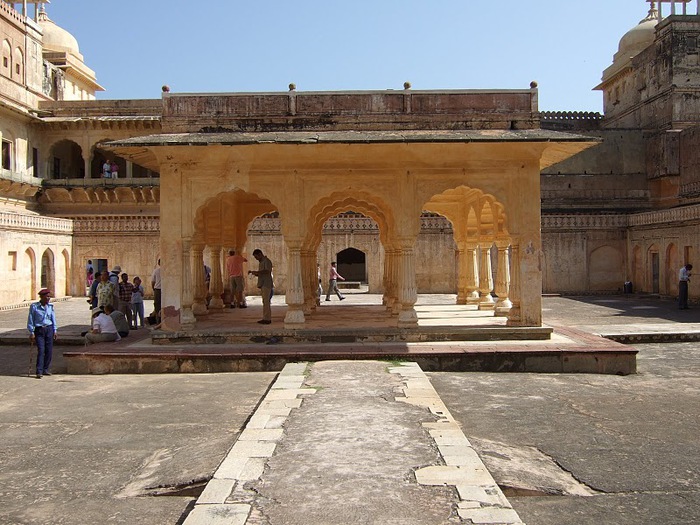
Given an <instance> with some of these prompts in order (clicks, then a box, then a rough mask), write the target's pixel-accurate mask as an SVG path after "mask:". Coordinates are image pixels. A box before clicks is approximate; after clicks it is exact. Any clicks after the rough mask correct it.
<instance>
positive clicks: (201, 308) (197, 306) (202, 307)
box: [192, 303, 209, 316]
mask: <svg viewBox="0 0 700 525" xmlns="http://www.w3.org/2000/svg"><path fill="white" fill-rule="evenodd" d="M192 313H193V314H194V315H196V316H199V315H207V314H208V313H209V310H207V305H206V304H204V303H194V304H193V305H192Z"/></svg>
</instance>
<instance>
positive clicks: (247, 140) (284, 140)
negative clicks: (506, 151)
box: [99, 129, 601, 172]
mask: <svg viewBox="0 0 700 525" xmlns="http://www.w3.org/2000/svg"><path fill="white" fill-rule="evenodd" d="M600 142H601V139H598V138H596V137H589V136H585V135H575V134H571V133H563V132H559V131H552V130H543V129H527V130H457V131H452V130H439V131H436V130H403V131H306V132H304V131H279V132H220V133H163V134H157V135H146V136H140V137H132V138H128V139H122V140H114V141H109V142H104V143H101V144H100V145H99V146H100V147H101V148H103V149H106V150H109V151H113V152H114V153H116V154H117V155H119V156H121V157H124V158H126V159H129V160H131V161H132V162H134V163H136V164H138V165H140V166H143V167H145V168H147V169H150V170H153V171H156V172H158V171H160V166H159V162H158V158H157V156H156V154H155V153H154V150H157V149H160V148H167V149H172V148H176V149H179V148H184V147H191V148H199V147H235V146H248V147H250V146H257V145H267V146H269V145H280V146H284V145H301V146H304V145H315V146H319V145H375V146H379V145H397V144H398V145H400V144H411V145H416V146H418V145H435V146H441V145H442V146H448V145H457V144H465V145H466V144H474V145H479V144H480V145H516V144H520V145H528V144H529V145H540V148H541V154H540V169H541V170H542V169H545V168H547V167H549V166H551V165H553V164H556V163H557V162H561V161H563V160H565V159H568V158H569V157H571V156H573V155H575V154H577V153H580V152H581V151H583V150H585V149H587V148H590V147H591V146H595V145H596V144H598V143H600Z"/></svg>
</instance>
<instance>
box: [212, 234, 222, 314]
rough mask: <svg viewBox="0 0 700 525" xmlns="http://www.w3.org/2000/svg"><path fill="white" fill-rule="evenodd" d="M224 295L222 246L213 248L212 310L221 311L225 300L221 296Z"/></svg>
mask: <svg viewBox="0 0 700 525" xmlns="http://www.w3.org/2000/svg"><path fill="white" fill-rule="evenodd" d="M223 293H224V282H223V280H222V278H221V246H212V247H211V279H210V281H209V295H211V299H210V300H209V309H210V310H221V309H222V308H223V307H224V300H223V299H222V298H221V294H223Z"/></svg>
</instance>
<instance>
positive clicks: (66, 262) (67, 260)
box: [56, 248, 71, 296]
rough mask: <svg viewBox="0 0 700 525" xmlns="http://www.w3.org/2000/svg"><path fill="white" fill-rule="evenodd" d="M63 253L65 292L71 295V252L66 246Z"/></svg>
mask: <svg viewBox="0 0 700 525" xmlns="http://www.w3.org/2000/svg"><path fill="white" fill-rule="evenodd" d="M61 255H63V274H64V275H63V279H64V283H65V286H64V288H65V289H64V291H63V294H64V295H66V296H68V295H71V293H70V254H69V253H68V250H66V249H65V248H64V249H63V251H62V252H61ZM56 294H58V290H57V291H56Z"/></svg>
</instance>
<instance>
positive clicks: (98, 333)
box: [85, 308, 121, 344]
mask: <svg viewBox="0 0 700 525" xmlns="http://www.w3.org/2000/svg"><path fill="white" fill-rule="evenodd" d="M120 339H121V337H120V336H119V333H118V332H117V327H116V326H114V321H112V318H111V317H110V316H108V315H107V314H105V313H104V312H103V311H102V308H93V310H92V330H90V331H89V332H88V333H87V334H85V341H86V343H87V344H93V343H105V342H111V341H119V340H120Z"/></svg>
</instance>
